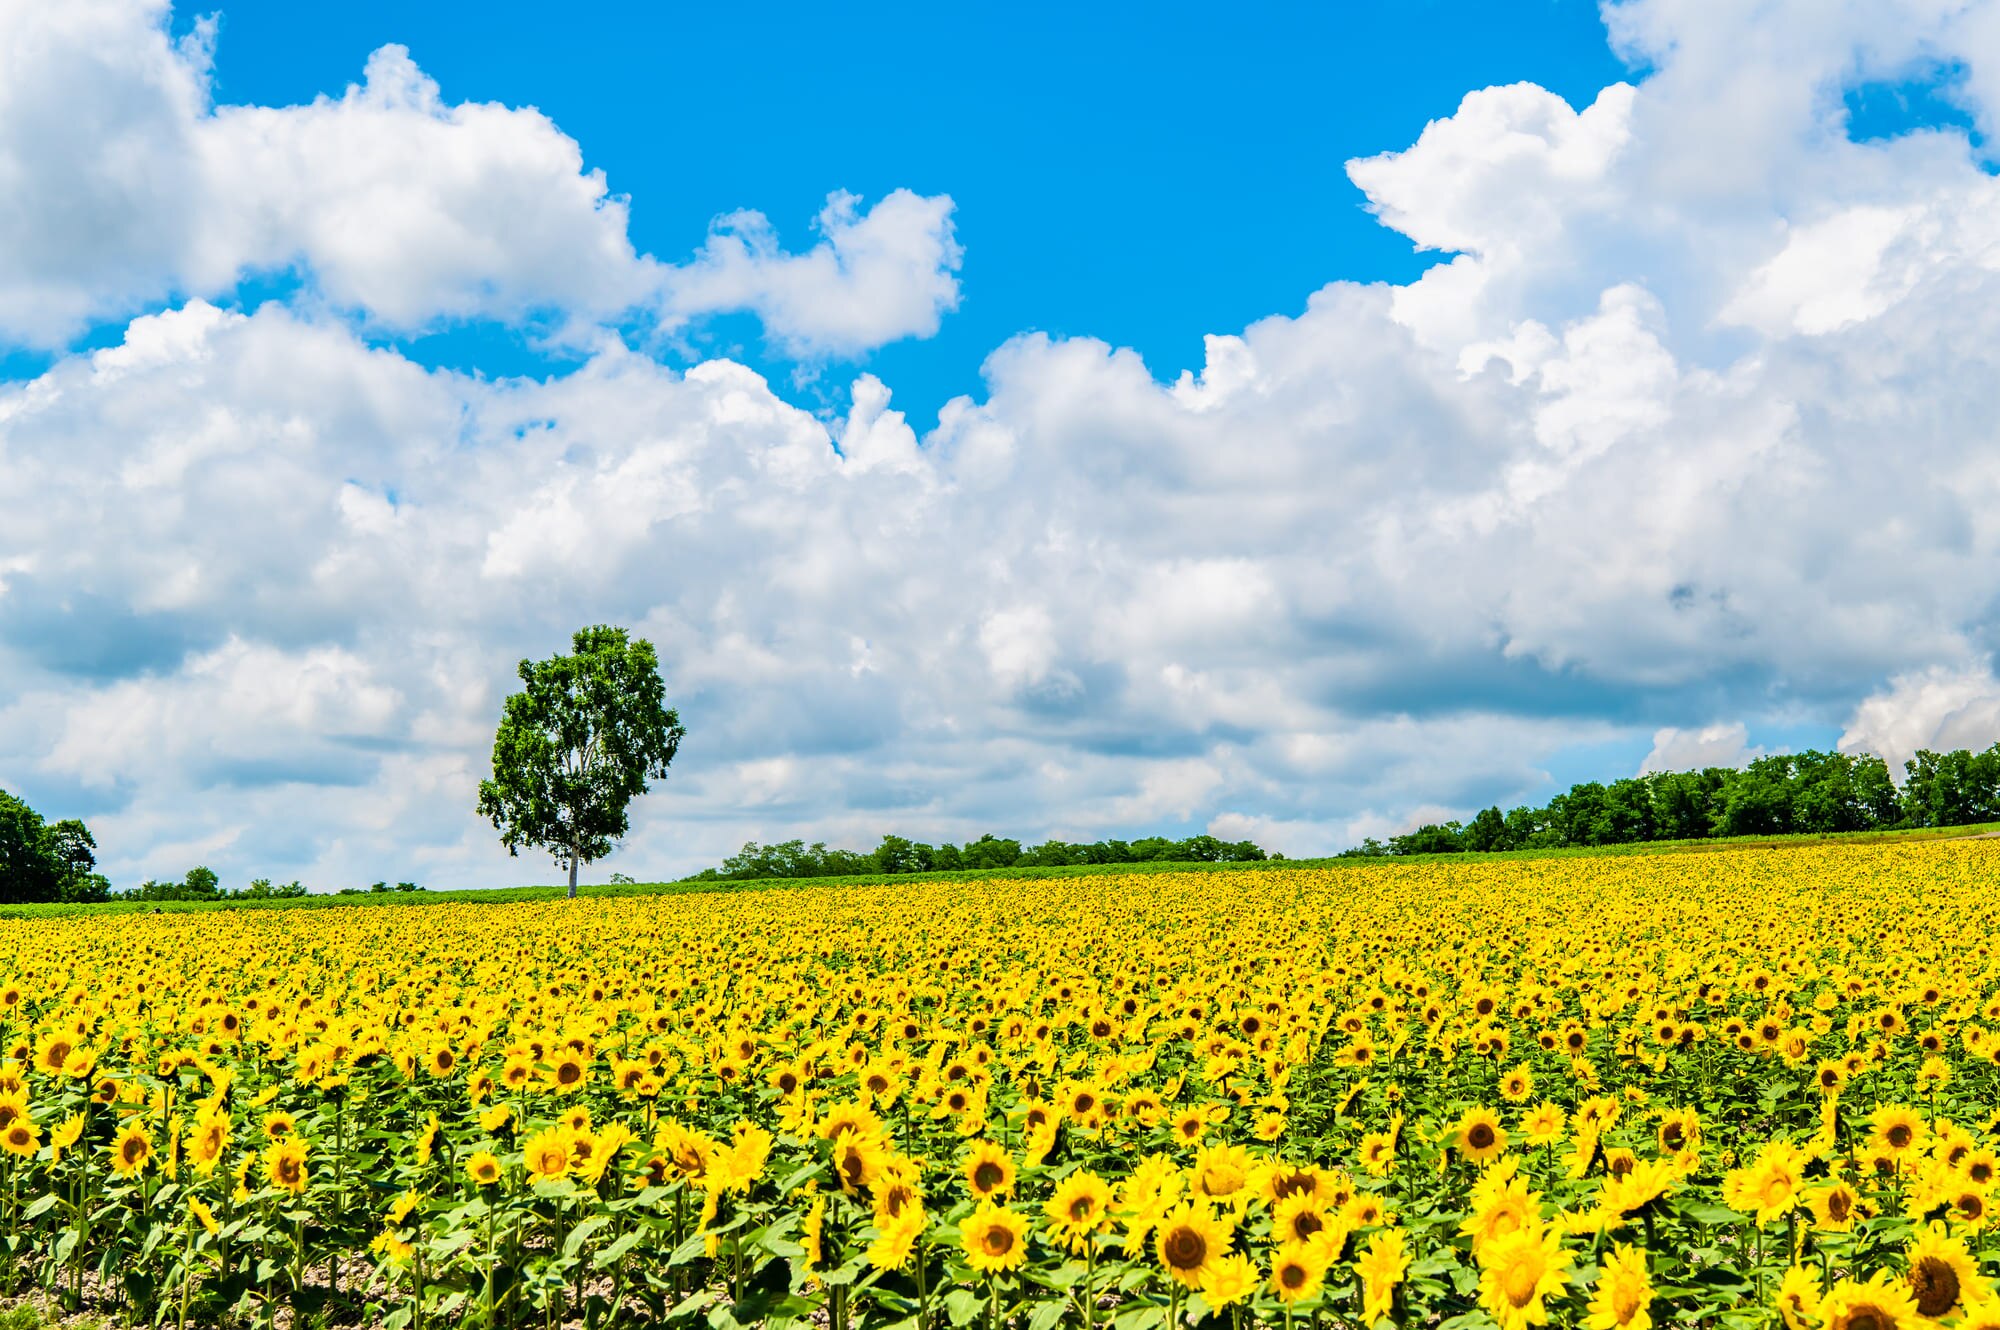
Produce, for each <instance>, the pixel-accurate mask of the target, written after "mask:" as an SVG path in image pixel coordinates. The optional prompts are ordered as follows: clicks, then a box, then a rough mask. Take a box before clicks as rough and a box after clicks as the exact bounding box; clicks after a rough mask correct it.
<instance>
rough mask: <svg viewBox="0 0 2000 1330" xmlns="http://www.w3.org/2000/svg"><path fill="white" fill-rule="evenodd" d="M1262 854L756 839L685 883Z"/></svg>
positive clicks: (1260, 855)
mask: <svg viewBox="0 0 2000 1330" xmlns="http://www.w3.org/2000/svg"><path fill="white" fill-rule="evenodd" d="M1284 857H1285V856H1284V855H1282V854H1272V855H1266V854H1265V853H1264V851H1263V850H1262V849H1260V848H1259V847H1258V846H1257V845H1256V844H1255V843H1254V842H1251V841H1247V840H1243V841H1225V840H1219V839H1217V838H1216V837H1214V836H1189V837H1188V838H1187V839H1185V840H1171V839H1169V838H1167V837H1165V836H1146V837H1142V838H1140V839H1139V840H1135V841H1122V840H1100V841H1092V842H1090V843H1088V844H1082V845H1079V844H1072V843H1070V842H1068V841H1060V840H1050V841H1043V842H1042V843H1041V844H1040V845H1030V846H1028V847H1026V848H1025V849H1024V848H1023V847H1022V845H1021V842H1020V841H1018V840H1014V839H1011V838H1008V837H1004V836H995V835H992V834H990V833H989V834H987V835H984V836H981V837H980V838H979V839H978V840H975V841H967V842H965V844H963V845H953V844H951V843H950V842H948V841H947V842H946V843H944V844H942V845H927V844H925V843H924V842H922V841H915V840H911V839H909V838H908V837H905V836H884V837H883V838H882V843H881V844H880V845H878V846H876V847H875V848H874V849H873V850H839V849H832V850H830V849H828V848H827V847H826V846H825V845H824V844H823V843H821V842H819V841H814V842H813V843H812V844H811V845H807V844H805V843H804V842H803V841H796V840H788V841H781V842H779V843H778V844H776V845H759V844H757V842H755V841H751V842H750V843H749V844H747V845H745V846H744V847H743V848H742V849H740V850H738V851H737V852H736V853H735V854H732V855H730V856H729V857H728V858H727V859H724V860H723V861H722V866H721V867H720V868H704V869H702V870H701V871H700V872H699V873H696V874H695V875H694V876H693V877H690V878H686V879H684V880H685V881H689V882H731V881H748V880H750V879H752V878H761V877H858V876H861V875H864V874H875V873H937V872H949V871H951V870H953V869H961V868H1066V867H1069V866H1071V865H1074V864H1142V863H1248V862H1251V861H1253V860H1258V859H1264V858H1272V859H1282V858H1284Z"/></svg>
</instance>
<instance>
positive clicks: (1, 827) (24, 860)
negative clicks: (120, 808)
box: [0, 790, 110, 903]
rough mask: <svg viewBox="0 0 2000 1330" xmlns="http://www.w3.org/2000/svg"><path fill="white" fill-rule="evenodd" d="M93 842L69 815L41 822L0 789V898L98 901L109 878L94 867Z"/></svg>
mask: <svg viewBox="0 0 2000 1330" xmlns="http://www.w3.org/2000/svg"><path fill="white" fill-rule="evenodd" d="M96 852H97V841H96V840H95V839H94V838H93V837H92V836H91V834H90V828H88V827H86V826H85V825H84V824H83V823H81V822H79V821H77V820H76V819H75V818H64V819H63V820H62V821H60V822H44V821H43V820H42V815H41V814H40V813H37V812H36V811H35V810H34V809H32V808H30V807H28V805H27V804H26V803H25V802H24V801H22V800H20V799H18V798H16V797H15V796H13V795H11V794H9V793H7V792H6V791H5V790H0V902H7V903H28V902H34V901H71V902H85V901H100V900H103V899H105V897H106V896H107V895H108V894H109V893H110V883H108V882H106V881H105V879H104V878H103V877H102V876H101V875H99V874H98V873H96V872H94V871H93V870H94V869H95V868H96V867H97V853H96Z"/></svg>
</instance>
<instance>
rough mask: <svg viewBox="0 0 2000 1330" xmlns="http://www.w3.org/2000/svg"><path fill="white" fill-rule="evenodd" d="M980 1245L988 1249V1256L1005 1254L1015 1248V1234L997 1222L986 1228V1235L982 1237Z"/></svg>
mask: <svg viewBox="0 0 2000 1330" xmlns="http://www.w3.org/2000/svg"><path fill="white" fill-rule="evenodd" d="M980 1245H981V1246H982V1247H984V1248H985V1249H986V1254H987V1255H988V1256H1005V1255H1006V1254H1007V1253H1008V1252H1010V1251H1013V1250H1014V1235H1013V1233H1012V1232H1010V1231H1009V1230H1007V1229H1004V1228H1002V1227H1000V1225H998V1224H995V1225H994V1226H993V1227H991V1228H989V1229H987V1230H986V1236H985V1237H984V1238H983V1239H981V1241H980Z"/></svg>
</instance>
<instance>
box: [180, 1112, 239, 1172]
mask: <svg viewBox="0 0 2000 1330" xmlns="http://www.w3.org/2000/svg"><path fill="white" fill-rule="evenodd" d="M229 1130H230V1126H229V1115H228V1114H227V1113H224V1112H220V1111H217V1110H213V1109H211V1110H207V1111H204V1112H203V1113H202V1114H201V1115H200V1116H199V1117H197V1118H196V1119H195V1120H194V1130H193V1131H191V1132H189V1133H188V1142H187V1153H188V1162H189V1163H191V1164H193V1165H194V1171H195V1172H197V1173H199V1174H200V1175H201V1176H202V1177H207V1176H208V1175H209V1174H211V1173H213V1172H215V1166H216V1164H218V1163H219V1162H221V1159H222V1152H223V1151H224V1150H226V1149H228V1148H229Z"/></svg>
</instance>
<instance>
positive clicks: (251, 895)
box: [227, 877, 306, 901]
mask: <svg viewBox="0 0 2000 1330" xmlns="http://www.w3.org/2000/svg"><path fill="white" fill-rule="evenodd" d="M227 894H228V896H229V898H230V899H231V900H239V901H262V900H285V899H289V898H292V897H296V896H303V895H305V894H306V889H305V887H303V886H302V885H300V883H299V881H298V879H296V878H294V879H293V880H292V881H290V882H280V883H277V884H275V885H274V884H273V883H272V881H271V879H270V878H268V877H253V878H251V879H250V885H249V886H247V887H245V888H243V889H242V890H241V891H232V892H229V893H227Z"/></svg>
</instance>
